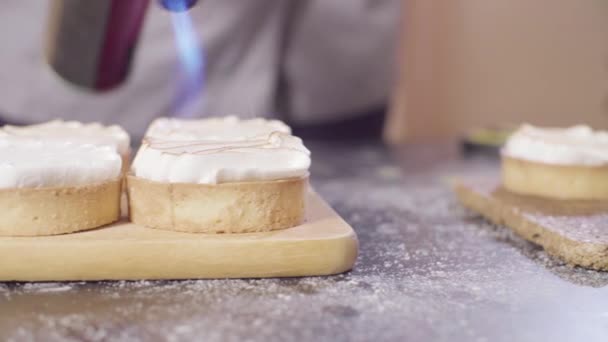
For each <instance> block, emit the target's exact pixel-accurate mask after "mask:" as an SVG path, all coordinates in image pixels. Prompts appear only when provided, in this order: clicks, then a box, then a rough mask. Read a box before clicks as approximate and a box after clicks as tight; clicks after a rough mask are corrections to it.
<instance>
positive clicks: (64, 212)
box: [0, 178, 122, 236]
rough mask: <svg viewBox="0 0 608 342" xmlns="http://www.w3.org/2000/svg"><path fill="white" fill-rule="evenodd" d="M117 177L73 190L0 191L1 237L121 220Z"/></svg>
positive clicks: (78, 228)
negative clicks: (0, 211) (0, 212)
mask: <svg viewBox="0 0 608 342" xmlns="http://www.w3.org/2000/svg"><path fill="white" fill-rule="evenodd" d="M121 184H122V181H121V179H120V178H117V179H114V180H111V181H107V182H103V183H95V184H87V185H82V186H73V187H47V188H13V189H1V190H0V210H2V215H0V236H44V235H58V234H66V233H73V232H77V231H82V230H87V229H93V228H97V227H100V226H103V225H106V224H109V223H112V222H115V221H117V220H118V219H119V218H120V195H121Z"/></svg>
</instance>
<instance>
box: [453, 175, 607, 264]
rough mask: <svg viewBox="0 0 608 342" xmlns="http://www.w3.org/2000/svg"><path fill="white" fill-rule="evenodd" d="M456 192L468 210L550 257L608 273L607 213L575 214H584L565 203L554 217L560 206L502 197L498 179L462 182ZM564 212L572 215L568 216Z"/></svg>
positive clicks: (456, 186)
mask: <svg viewBox="0 0 608 342" xmlns="http://www.w3.org/2000/svg"><path fill="white" fill-rule="evenodd" d="M454 190H455V191H456V194H457V196H458V199H459V200H460V202H461V203H462V204H463V205H464V206H466V207H468V208H469V209H472V210H473V211H476V212H478V213H480V214H481V215H482V216H484V217H485V218H487V219H488V220H490V221H492V222H493V223H495V224H501V225H505V226H507V227H509V228H511V229H512V230H513V231H514V232H515V233H517V234H518V235H520V236H521V237H523V238H524V239H526V240H528V241H531V242H533V243H536V244H538V245H540V246H542V247H543V248H544V249H545V250H546V251H547V252H548V253H549V254H551V255H554V256H556V257H558V258H561V259H563V260H564V261H566V262H568V263H569V264H572V265H577V266H581V267H585V268H591V269H596V270H603V271H606V270H608V213H606V211H603V212H602V211H597V212H595V213H582V212H579V213H575V212H576V211H577V210H578V211H581V210H580V208H577V207H576V206H577V203H565V204H564V208H559V209H560V210H559V212H560V213H555V212H553V213H551V211H552V210H553V211H555V209H556V208H555V207H556V206H559V205H558V204H551V203H548V202H547V203H533V202H541V201H539V199H538V198H537V199H531V200H522V201H513V199H509V198H507V197H506V196H504V195H502V194H501V192H502V191H503V190H501V188H500V182H499V181H498V177H496V179H485V180H484V179H478V180H475V181H473V180H469V181H458V182H455V183H454ZM602 205H603V204H602ZM551 207H553V208H551ZM533 209H534V210H533ZM538 209H542V210H538ZM594 209H597V208H594ZM564 210H568V211H570V212H569V213H566V214H564Z"/></svg>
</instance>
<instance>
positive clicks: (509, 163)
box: [501, 155, 608, 200]
mask: <svg viewBox="0 0 608 342" xmlns="http://www.w3.org/2000/svg"><path fill="white" fill-rule="evenodd" d="M501 169H502V184H503V187H504V188H505V189H507V190H508V191H510V192H513V193H516V194H520V195H530V196H539V197H545V198H551V199H559V200H606V199H608V165H599V166H585V165H555V164H547V163H540V162H533V161H529V160H524V159H519V158H513V157H509V156H505V155H503V156H502V167H501Z"/></svg>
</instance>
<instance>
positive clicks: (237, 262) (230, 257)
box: [0, 192, 358, 281]
mask: <svg viewBox="0 0 608 342" xmlns="http://www.w3.org/2000/svg"><path fill="white" fill-rule="evenodd" d="M307 206H308V207H307V219H306V222H305V223H304V224H302V225H300V226H297V227H294V228H290V229H286V230H281V231H274V232H268V233H252V234H233V235H227V234H225V235H224V234H219V235H206V234H189V233H179V232H171V231H163V230H155V229H148V228H144V227H141V226H137V225H135V224H133V223H130V222H128V221H126V220H124V221H122V222H119V223H116V224H113V225H110V226H107V227H104V228H99V229H95V230H90V231H85V232H81V233H75V234H67V235H58V236H46V237H1V238H0V281H69V280H137V279H199V278H262V277H294V276H314V275H329V274H337V273H342V272H345V271H347V270H350V269H351V268H352V267H353V264H354V263H355V259H356V258H357V252H358V241H357V236H356V234H355V232H354V231H353V229H352V228H351V227H350V226H349V225H348V224H347V223H346V222H345V221H344V220H343V219H342V218H341V217H340V216H339V215H338V214H336V212H335V211H333V210H332V209H331V208H330V207H329V206H328V205H327V204H326V203H325V201H323V199H321V197H319V195H318V194H316V193H314V192H310V193H309V196H308V201H307Z"/></svg>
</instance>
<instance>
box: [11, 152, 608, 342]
mask: <svg viewBox="0 0 608 342" xmlns="http://www.w3.org/2000/svg"><path fill="white" fill-rule="evenodd" d="M359 147H360V148H359ZM312 150H313V154H314V155H315V163H313V168H312V170H311V174H313V175H314V176H313V186H314V187H315V189H316V190H317V191H318V192H320V193H321V194H322V195H323V196H324V197H325V198H326V199H327V200H328V201H329V202H330V203H331V205H332V206H333V207H334V208H335V209H336V210H337V211H338V212H339V213H340V214H341V216H342V217H343V218H344V219H345V220H346V221H347V222H349V223H350V224H351V225H352V226H353V228H354V229H355V230H356V231H357V234H358V236H359V239H360V242H361V244H360V247H361V248H360V257H359V259H358V260H357V264H356V266H355V268H354V270H353V271H351V272H349V273H346V274H343V275H337V276H329V277H308V278H289V279H241V280H239V279H235V280H225V279H217V280H201V281H135V282H126V281H120V282H98V283H68V284H61V286H69V287H71V289H70V290H66V291H46V292H45V290H44V287H41V288H40V289H38V290H32V289H31V288H30V289H29V290H28V289H26V285H25V284H22V283H12V284H5V285H4V288H5V291H4V292H0V302H1V304H0V317H8V319H3V320H0V339H10V338H12V339H13V340H16V341H20V340H35V339H41V338H44V339H45V340H48V341H61V340H85V341H103V340H113V341H131V340H159V339H163V340H168V341H181V340H191V339H197V338H201V337H204V339H205V340H206V341H241V340H244V339H249V340H252V341H287V340H303V341H310V340H313V341H370V340H378V341H404V340H412V341H422V340H424V341H427V340H428V341H440V342H443V341H446V342H447V341H450V342H451V341H498V342H503V341H504V342H507V341H524V342H527V341H530V342H532V341H538V340H553V341H566V340H582V339H583V338H585V340H586V341H598V342H599V341H604V340H605V339H602V337H605V336H602V334H601V331H598V327H603V326H605V321H606V315H607V311H606V307H608V299H607V298H608V296H605V286H606V285H607V284H608V275H607V274H606V273H601V272H594V271H586V270H581V269H578V268H572V267H569V266H566V265H564V264H562V263H560V262H559V261H557V260H554V259H552V258H549V257H548V256H547V255H546V253H545V252H543V251H542V250H539V249H538V248H537V247H535V246H534V245H532V244H530V243H527V242H525V241H523V240H521V239H519V238H517V237H516V236H514V235H513V234H512V233H510V231H509V230H508V229H505V228H502V227H499V226H493V225H490V224H488V223H486V222H485V221H483V220H481V219H480V218H479V217H477V216H476V215H473V214H472V213H471V212H468V211H466V210H464V209H462V208H461V207H460V205H459V204H458V203H457V201H456V199H455V197H454V196H453V195H452V192H451V190H450V188H449V187H448V186H446V185H445V184H444V179H445V177H446V176H450V175H457V174H459V173H468V172H470V171H471V170H477V169H484V168H485V169H487V168H490V167H492V165H493V164H491V163H486V162H485V161H479V162H477V161H473V162H467V163H462V162H459V161H451V160H449V159H444V160H442V161H440V162H438V163H437V164H436V167H434V166H432V165H431V166H428V167H426V168H425V170H424V171H416V170H414V167H413V166H412V165H409V166H402V165H400V164H399V163H401V162H402V161H401V160H400V159H399V158H394V157H393V155H391V154H390V153H389V152H388V151H387V150H386V149H384V148H383V147H381V146H373V145H371V146H370V145H364V146H350V147H349V148H346V147H344V146H340V145H339V144H333V145H331V146H327V145H323V146H321V147H319V146H316V147H315V146H312ZM411 160H412V159H411V157H407V158H405V161H406V162H408V161H410V162H411ZM414 161H416V159H414ZM387 170H388V171H387ZM57 286H58V285H56V284H52V285H50V287H51V288H55V287H57ZM7 294H8V295H7ZM556 298H558V299H559V300H556ZM572 322H575V323H576V324H572ZM514 326H517V327H518V328H517V329H513V327H514Z"/></svg>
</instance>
